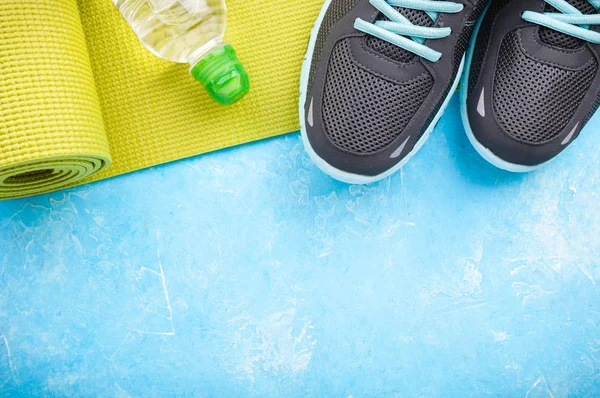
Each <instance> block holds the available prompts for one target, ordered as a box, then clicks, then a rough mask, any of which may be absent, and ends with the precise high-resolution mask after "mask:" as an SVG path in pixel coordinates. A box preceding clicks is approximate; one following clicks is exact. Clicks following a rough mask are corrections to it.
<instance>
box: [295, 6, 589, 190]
mask: <svg viewBox="0 0 600 398" xmlns="http://www.w3.org/2000/svg"><path fill="white" fill-rule="evenodd" d="M599 8H600V0H493V1H491V2H490V1H489V0H451V1H450V0H448V1H446V0H327V1H326V4H325V5H324V6H323V9H322V11H321V13H320V15H319V18H318V20H317V22H316V24H315V27H314V29H313V32H312V35H311V38H310V43H309V48H308V54H307V56H306V59H305V62H304V66H303V70H302V77H301V98H300V115H301V125H302V138H303V141H304V144H305V147H306V150H307V151H308V152H309V154H310V155H311V157H312V159H313V160H314V162H315V163H316V164H317V166H319V167H320V168H321V169H322V170H323V171H325V172H326V173H327V174H330V175H331V176H333V177H334V178H337V179H339V180H342V181H345V182H348V183H353V184H364V183H371V182H374V181H377V180H380V179H382V178H384V177H386V176H389V175H390V174H392V173H394V172H395V171H397V170H399V169H400V168H401V167H402V166H403V165H404V164H405V163H406V162H407V161H408V160H409V159H410V157H411V156H412V155H414V154H415V152H417V150H418V149H419V148H420V147H421V146H422V145H423V144H424V142H425V141H426V140H427V137H428V136H429V134H430V133H431V131H432V130H433V128H434V127H435V125H436V123H437V121H438V120H439V119H440V117H441V115H442V113H443V112H444V110H445V108H446V106H447V105H448V102H449V101H450V98H451V97H452V95H453V94H454V92H455V91H456V87H457V86H458V83H459V80H460V79H461V76H463V80H462V84H461V86H462V88H461V109H462V117H463V122H464V127H465V130H466V132H467V135H468V137H469V139H470V141H471V143H472V144H473V146H474V147H475V148H476V149H477V151H478V152H479V153H480V154H481V155H482V156H483V157H484V158H485V159H486V160H488V161H489V162H490V163H492V164H494V165H495V166H497V167H500V168H503V169H506V170H509V171H514V172H524V171H530V170H532V169H534V168H536V167H539V166H540V165H542V164H544V163H546V162H548V161H549V160H551V159H553V158H554V157H556V156H557V155H558V154H559V153H560V152H562V151H563V150H564V149H565V148H566V147H567V146H568V145H569V144H571V143H572V142H573V140H574V139H575V138H576V137H577V136H578V135H579V133H580V131H581V130H582V128H583V127H584V126H585V125H586V123H587V122H588V121H589V120H590V118H591V116H593V114H594V113H595V111H596V110H597V109H598V107H599V106H600V68H599V62H600V46H599V44H600V33H599V32H600V15H599V14H598V9H599ZM463 69H464V74H463Z"/></svg>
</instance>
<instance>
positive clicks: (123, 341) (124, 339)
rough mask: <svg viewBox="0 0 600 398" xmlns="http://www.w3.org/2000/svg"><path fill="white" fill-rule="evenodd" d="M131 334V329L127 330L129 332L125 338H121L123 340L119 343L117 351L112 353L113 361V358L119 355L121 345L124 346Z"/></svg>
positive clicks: (110, 358)
mask: <svg viewBox="0 0 600 398" xmlns="http://www.w3.org/2000/svg"><path fill="white" fill-rule="evenodd" d="M130 335H131V330H130V331H128V332H127V334H126V335H125V337H124V338H123V340H121V342H120V343H119V345H118V346H117V349H116V350H115V352H113V353H112V355H111V356H110V357H109V360H111V361H112V359H113V358H114V357H115V355H117V353H118V352H119V351H120V350H121V347H122V346H123V344H124V343H125V341H126V340H127V339H128V338H129V336H130Z"/></svg>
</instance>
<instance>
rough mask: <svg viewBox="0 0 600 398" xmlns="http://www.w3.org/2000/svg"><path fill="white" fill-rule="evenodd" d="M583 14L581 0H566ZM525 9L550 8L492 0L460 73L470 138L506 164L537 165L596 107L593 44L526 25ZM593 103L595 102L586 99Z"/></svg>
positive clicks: (528, 0)
mask: <svg viewBox="0 0 600 398" xmlns="http://www.w3.org/2000/svg"><path fill="white" fill-rule="evenodd" d="M567 1H568V2H569V3H570V4H571V5H573V6H574V7H576V8H577V9H579V10H580V11H581V12H582V13H584V14H591V13H596V12H597V11H596V10H595V8H594V7H593V6H592V5H591V3H590V2H589V1H588V0H567ZM526 11H534V12H552V13H557V12H559V11H558V10H556V9H554V7H552V6H550V5H549V4H548V3H546V2H545V1H543V0H494V1H493V2H492V4H491V5H490V7H489V9H488V11H487V13H486V15H485V18H484V20H483V23H482V24H481V27H480V30H479V33H478V37H477V40H476V44H475V49H474V52H473V57H472V60H471V64H470V74H469V76H468V86H469V87H468V99H467V104H466V105H467V113H468V117H469V121H470V125H471V126H470V128H471V129H472V132H473V134H474V135H475V138H476V139H477V140H478V141H479V142H480V143H481V144H482V145H483V146H484V147H486V148H487V149H489V150H491V151H492V153H494V154H495V155H497V156H498V157H500V158H501V159H503V160H505V161H508V162H509V163H514V164H521V165H537V164H540V163H544V162H546V161H548V160H550V159H551V158H553V157H554V156H556V155H557V154H558V153H560V152H561V151H562V150H563V149H564V147H565V146H566V145H567V144H569V143H570V142H572V140H573V138H574V137H575V136H576V135H577V133H578V132H579V131H580V130H581V128H583V126H584V125H585V123H587V121H588V120H589V118H590V116H591V115H592V114H593V113H594V112H595V110H596V109H597V108H598V106H599V105H600V101H598V100H597V92H598V91H600V87H599V80H598V79H599V78H598V76H599V65H598V46H596V45H591V44H590V43H588V42H586V41H584V40H580V39H578V38H575V37H573V36H571V35H568V34H565V33H562V32H559V31H557V30H554V29H551V28H547V27H543V26H539V25H535V24H528V23H527V22H526V21H525V20H524V19H523V18H522V15H523V13H524V12H526ZM594 103H596V105H594Z"/></svg>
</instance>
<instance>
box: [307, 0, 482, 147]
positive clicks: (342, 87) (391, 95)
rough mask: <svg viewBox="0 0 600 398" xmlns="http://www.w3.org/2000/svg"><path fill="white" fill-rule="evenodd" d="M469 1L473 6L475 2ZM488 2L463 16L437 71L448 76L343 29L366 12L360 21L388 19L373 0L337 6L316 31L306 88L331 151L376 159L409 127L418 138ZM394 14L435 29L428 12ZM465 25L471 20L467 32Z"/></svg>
mask: <svg viewBox="0 0 600 398" xmlns="http://www.w3.org/2000/svg"><path fill="white" fill-rule="evenodd" d="M468 1H469V2H468V3H467V5H469V6H471V4H470V2H471V0H468ZM485 2H486V0H473V3H475V4H476V7H474V8H472V7H471V8H469V9H468V10H469V12H468V13H467V14H466V17H468V18H466V19H464V17H465V15H460V18H461V19H460V21H462V22H463V23H462V24H461V25H460V26H458V27H455V28H454V31H455V35H454V38H453V41H450V40H448V43H449V47H448V48H443V49H442V50H443V51H442V52H443V54H444V55H443V56H444V61H445V62H446V64H444V65H443V66H441V65H440V66H439V67H440V68H444V72H445V74H446V75H447V76H444V73H437V71H436V70H435V68H432V67H429V66H428V65H425V64H423V63H422V62H421V58H420V57H419V56H417V55H415V54H413V53H412V52H410V51H407V50H405V49H403V48H401V47H398V46H396V45H394V44H391V43H389V42H387V41H385V40H382V39H380V38H377V37H374V36H371V35H368V34H364V33H361V32H358V31H356V30H353V31H352V32H350V31H345V32H344V31H343V29H340V25H347V26H350V27H351V25H352V23H353V22H354V19H353V18H349V17H348V14H349V13H352V12H354V13H357V14H358V13H360V10H361V9H365V10H367V11H368V13H365V14H364V15H362V16H361V17H362V18H366V17H368V18H373V19H376V20H387V18H386V17H385V16H384V15H382V14H380V13H379V14H377V13H373V11H374V10H375V9H374V8H373V7H371V6H370V5H369V2H368V0H332V2H331V4H330V5H329V9H328V10H327V12H326V14H325V16H324V18H323V21H322V23H321V26H320V28H319V33H318V37H317V40H316V42H315V46H314V51H313V58H312V62H311V66H310V74H309V80H308V81H309V83H308V86H309V87H308V90H309V92H310V94H312V95H313V96H315V97H316V101H317V103H318V104H319V105H320V106H318V107H317V108H316V109H315V110H314V112H315V113H316V114H317V116H318V118H319V119H320V121H321V122H322V128H321V129H322V131H321V133H322V134H323V135H324V136H326V137H327V139H328V141H329V142H330V143H331V145H333V146H334V147H335V148H337V149H338V150H340V151H343V152H345V153H349V154H352V155H359V156H370V155H376V154H379V153H381V152H382V151H384V150H386V149H388V148H389V147H390V145H392V143H394V142H395V141H396V140H397V139H399V137H401V136H402V135H403V134H408V133H406V129H407V126H409V124H419V126H418V131H417V132H416V134H410V136H411V137H412V138H415V139H418V138H419V137H420V136H421V135H422V134H423V133H424V131H425V130H426V129H427V127H428V123H431V121H432V120H433V119H434V116H435V115H436V114H437V113H438V111H439V109H440V107H441V105H442V103H443V102H444V100H445V98H446V96H447V95H448V92H449V90H450V88H451V86H452V84H453V82H454V80H455V77H456V75H457V73H458V69H459V66H460V63H461V60H462V58H463V55H464V52H465V50H466V45H467V43H468V41H469V38H470V35H471V31H472V25H473V23H474V21H475V20H476V19H477V16H478V15H479V14H480V13H481V11H482V10H483V7H484V5H485ZM368 7H370V8H368ZM394 8H395V9H396V10H397V11H398V12H400V13H401V14H402V15H403V16H405V17H406V18H407V19H408V20H410V21H411V22H412V23H413V24H415V25H418V26H421V27H434V26H435V25H436V23H435V22H434V21H433V20H432V19H431V18H430V17H429V16H428V15H427V14H426V13H425V12H424V11H420V10H413V9H408V8H402V7H394ZM357 10H359V11H357ZM369 14H370V15H369ZM441 15H444V14H441ZM345 17H346V20H343V21H342V19H343V18H345ZM442 20H443V18H442ZM456 20H458V17H457V18H456ZM465 21H470V22H469V23H468V24H467V25H466V26H465V24H464V22H465ZM340 30H341V31H342V33H340ZM328 46H329V47H328ZM357 48H358V50H357ZM357 52H360V54H357ZM373 64H378V65H376V66H375V67H373ZM378 68H379V69H378ZM390 70H391V72H390V73H387V71H390ZM428 101H429V102H428ZM426 102H427V103H426ZM307 106H308V104H307ZM422 107H423V108H427V109H426V110H425V113H426V114H424V116H423V117H422V120H420V121H419V122H417V123H415V115H417V113H418V112H419V111H420V110H421V108H422ZM307 113H308V111H307ZM388 157H389V156H388Z"/></svg>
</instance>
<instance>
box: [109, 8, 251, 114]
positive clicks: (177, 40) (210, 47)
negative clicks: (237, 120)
mask: <svg viewBox="0 0 600 398" xmlns="http://www.w3.org/2000/svg"><path fill="white" fill-rule="evenodd" d="M113 1H114V3H115V5H116V6H117V7H118V8H119V10H120V11H121V13H122V14H123V16H124V17H125V19H127V21H128V22H129V24H130V25H131V26H132V27H133V30H134V31H135V32H136V33H137V35H138V37H139V38H140V40H141V41H142V43H144V45H145V46H146V47H147V48H148V49H149V50H150V51H152V52H153V53H154V54H156V55H158V56H159V57H161V58H164V59H166V60H169V61H173V62H182V63H188V64H190V73H191V74H192V76H193V77H194V78H195V79H196V80H198V81H199V82H200V83H202V84H203V85H204V87H206V90H207V91H208V93H209V94H210V95H211V97H213V98H214V99H215V100H216V101H218V102H220V103H221V104H223V105H231V104H234V103H236V102H237V101H239V100H240V99H242V98H243V97H244V96H245V95H246V94H247V93H248V91H249V90H250V82H249V79H248V74H247V73H246V70H245V69H244V67H243V65H242V64H241V62H240V60H239V58H238V57H237V55H236V52H235V50H234V49H233V47H232V46H231V45H230V44H228V43H224V42H223V34H224V33H225V22H226V7H225V0H113Z"/></svg>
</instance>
